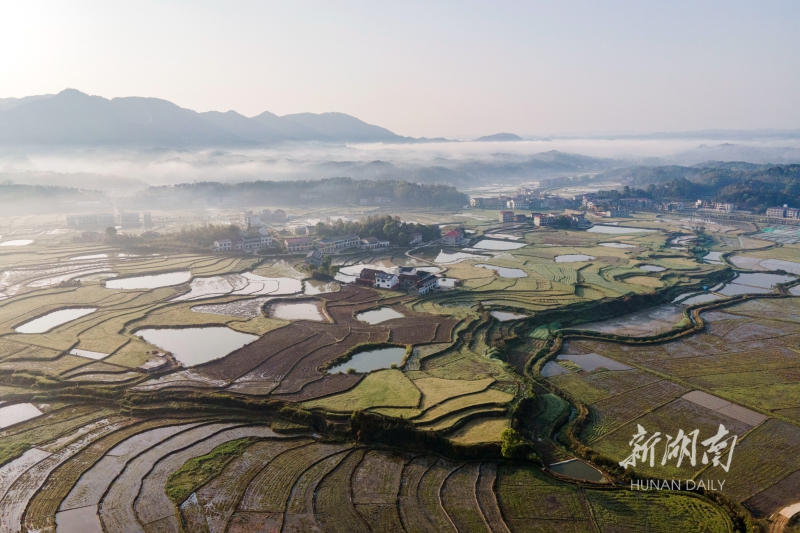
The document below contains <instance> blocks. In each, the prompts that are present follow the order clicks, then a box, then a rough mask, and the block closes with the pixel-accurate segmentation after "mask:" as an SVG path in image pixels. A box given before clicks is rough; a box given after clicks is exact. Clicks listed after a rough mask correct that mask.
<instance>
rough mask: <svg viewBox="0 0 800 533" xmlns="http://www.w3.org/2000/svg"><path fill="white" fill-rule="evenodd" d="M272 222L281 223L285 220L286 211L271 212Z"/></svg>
mask: <svg viewBox="0 0 800 533" xmlns="http://www.w3.org/2000/svg"><path fill="white" fill-rule="evenodd" d="M272 220H274V221H276V222H283V221H284V220H286V211H284V210H283V209H276V210H275V211H273V212H272Z"/></svg>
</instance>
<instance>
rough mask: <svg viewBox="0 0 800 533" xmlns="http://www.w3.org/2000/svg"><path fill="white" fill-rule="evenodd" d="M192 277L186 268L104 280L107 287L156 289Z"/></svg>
mask: <svg viewBox="0 0 800 533" xmlns="http://www.w3.org/2000/svg"><path fill="white" fill-rule="evenodd" d="M191 277H192V273H191V272H189V271H188V270H184V271H181V272H167V273H166V274H153V275H151V276H136V277H133V278H116V279H109V280H107V281H106V288H108V289H158V288H160V287H169V286H171V285H180V284H181V283H186V282H187V281H189V280H190V279H191Z"/></svg>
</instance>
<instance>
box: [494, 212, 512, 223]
mask: <svg viewBox="0 0 800 533" xmlns="http://www.w3.org/2000/svg"><path fill="white" fill-rule="evenodd" d="M497 218H498V220H499V221H500V222H502V223H503V224H508V223H509V222H514V211H500V215H499V216H498V217H497Z"/></svg>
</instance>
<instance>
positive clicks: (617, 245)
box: [598, 242, 636, 248]
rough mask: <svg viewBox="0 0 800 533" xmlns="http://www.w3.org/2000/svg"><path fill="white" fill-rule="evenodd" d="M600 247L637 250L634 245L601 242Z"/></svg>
mask: <svg viewBox="0 0 800 533" xmlns="http://www.w3.org/2000/svg"><path fill="white" fill-rule="evenodd" d="M598 246H605V247H606V248H636V246H634V245H633V244H625V243H624V242H601V243H598Z"/></svg>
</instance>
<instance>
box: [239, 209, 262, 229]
mask: <svg viewBox="0 0 800 533" xmlns="http://www.w3.org/2000/svg"><path fill="white" fill-rule="evenodd" d="M239 222H240V223H241V224H242V225H243V226H260V225H261V215H260V214H259V213H254V212H253V211H244V212H242V213H240V214H239Z"/></svg>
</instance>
